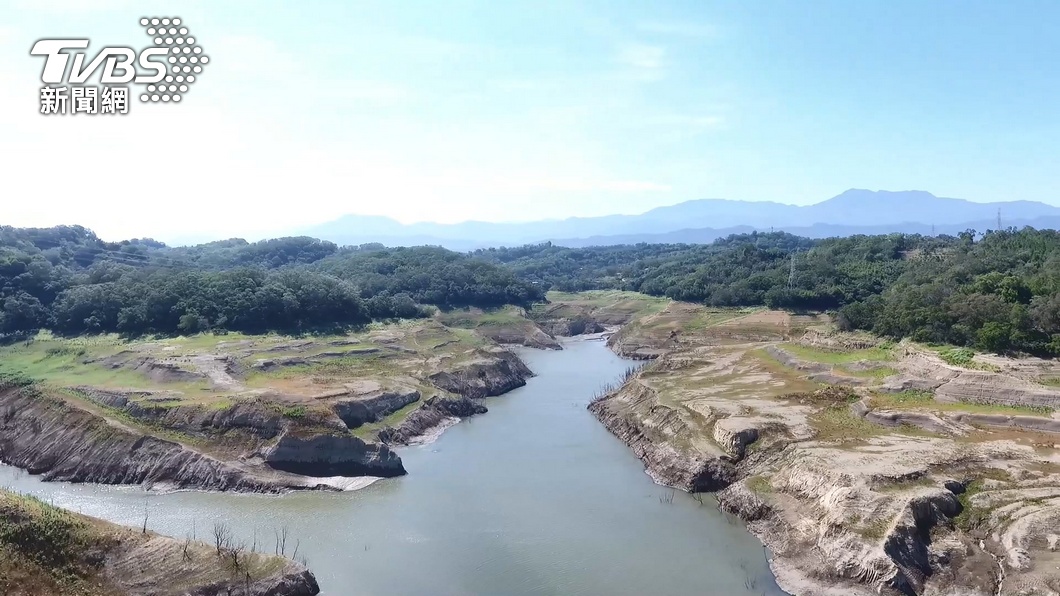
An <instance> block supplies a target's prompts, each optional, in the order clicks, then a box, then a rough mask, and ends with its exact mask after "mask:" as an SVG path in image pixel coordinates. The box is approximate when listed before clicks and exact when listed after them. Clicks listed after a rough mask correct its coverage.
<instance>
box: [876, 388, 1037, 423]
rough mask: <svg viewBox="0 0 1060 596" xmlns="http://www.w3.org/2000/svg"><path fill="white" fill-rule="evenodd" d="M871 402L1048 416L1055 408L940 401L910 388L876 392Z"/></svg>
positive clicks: (891, 406)
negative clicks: (890, 391) (899, 390)
mask: <svg viewBox="0 0 1060 596" xmlns="http://www.w3.org/2000/svg"><path fill="white" fill-rule="evenodd" d="M871 404H872V407H873V408H881V409H885V410H887V409H902V408H917V409H928V410H932V411H935V412H967V413H969V414H1001V415H1005V416H1013V415H1021V414H1022V415H1028V416H1048V415H1050V414H1052V412H1053V409H1052V408H1049V407H1045V406H1009V405H1003V404H977V403H967V402H953V403H951V402H939V401H935V395H934V394H933V393H932V392H930V391H918V390H916V389H909V390H906V391H902V392H899V393H874V394H873V396H872V400H871Z"/></svg>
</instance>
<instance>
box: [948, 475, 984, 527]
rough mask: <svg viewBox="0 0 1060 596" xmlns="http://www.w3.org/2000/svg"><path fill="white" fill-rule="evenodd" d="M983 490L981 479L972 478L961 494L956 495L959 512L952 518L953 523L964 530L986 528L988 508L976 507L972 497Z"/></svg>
mask: <svg viewBox="0 0 1060 596" xmlns="http://www.w3.org/2000/svg"><path fill="white" fill-rule="evenodd" d="M982 491H983V481H982V480H974V481H972V482H971V483H969V484H968V486H967V487H966V488H965V491H964V493H963V494H961V495H958V496H957V500H958V501H960V502H961V512H960V513H959V514H957V517H954V518H953V525H954V526H956V527H957V528H959V529H960V530H962V531H964V532H969V533H976V532H980V531H983V530H985V529H986V527H987V524H988V523H989V522H990V509H989V508H986V507H977V506H976V505H975V504H974V503H973V501H972V497H974V496H975V495H977V494H978V493H980V492H982Z"/></svg>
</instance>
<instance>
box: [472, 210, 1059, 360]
mask: <svg viewBox="0 0 1060 596" xmlns="http://www.w3.org/2000/svg"><path fill="white" fill-rule="evenodd" d="M474 254H475V255H476V257H478V258H481V259H484V260H487V261H490V262H494V263H498V264H503V265H505V266H506V267H509V268H510V269H512V270H513V271H514V272H516V273H517V274H518V275H519V276H520V277H522V278H524V279H528V280H533V281H537V282H538V283H541V284H543V285H545V286H547V287H551V288H555V289H561V290H568V291H576V290H588V289H622V290H632V291H638V292H643V293H646V294H650V295H654V296H667V297H670V298H673V299H676V300H686V301H692V302H700V303H704V304H707V305H712V306H769V307H772V308H786V309H805V310H818V311H822V310H823V311H834V312H835V313H836V315H837V321H838V323H839V325H840V326H841V327H843V328H845V329H863V330H868V331H872V332H874V333H877V334H879V335H883V336H887V337H892V338H896V339H898V338H903V337H910V338H913V339H916V340H919V341H925V342H936V343H951V344H956V345H963V346H973V347H977V348H979V349H983V350H989V351H996V352H1005V351H1013V350H1015V351H1024V352H1031V353H1036V354H1052V355H1060V234H1058V232H1056V231H1055V230H1035V229H1031V228H1025V229H1022V230H1015V229H1007V230H996V231H988V232H986V233H985V234H977V233H976V232H975V231H973V230H968V231H966V232H964V233H961V234H959V235H957V236H922V235H916V234H888V235H878V236H851V237H846V238H828V239H821V240H813V239H809V238H801V237H798V236H793V235H791V234H786V233H783V232H776V233H750V234H737V235H732V236H729V237H727V238H722V239H719V240H717V241H715V242H714V243H712V244H706V245H682V244H669V245H665V244H638V245H629V246H604V247H589V248H564V247H559V246H554V245H552V244H551V243H545V244H540V245H533V246H523V247H517V248H497V249H483V250H479V251H476V252H475V253H474Z"/></svg>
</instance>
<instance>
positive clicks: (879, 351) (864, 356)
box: [780, 343, 895, 374]
mask: <svg viewBox="0 0 1060 596" xmlns="http://www.w3.org/2000/svg"><path fill="white" fill-rule="evenodd" d="M780 347H781V348H783V350H784V351H785V352H788V353H789V354H791V355H792V356H795V357H796V358H798V359H800V360H808V361H810V362H819V363H821V364H853V363H854V362H858V361H859V360H878V361H891V360H894V359H895V356H894V349H893V347H890V346H888V347H885V346H877V347H874V348H865V349H861V350H844V351H841V352H834V351H830V350H820V349H817V348H811V347H808V346H804V345H801V344H796V343H783V344H780ZM892 374H893V373H892Z"/></svg>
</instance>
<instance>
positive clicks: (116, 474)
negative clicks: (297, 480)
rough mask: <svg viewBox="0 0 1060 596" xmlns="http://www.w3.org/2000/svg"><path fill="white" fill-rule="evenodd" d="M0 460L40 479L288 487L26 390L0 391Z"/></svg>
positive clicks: (277, 489) (261, 489)
mask: <svg viewBox="0 0 1060 596" xmlns="http://www.w3.org/2000/svg"><path fill="white" fill-rule="evenodd" d="M0 461H3V462H4V463H7V464H10V465H13V466H17V467H19V468H24V469H26V470H27V471H29V472H30V473H31V474H41V475H43V477H44V479H45V480H54V481H66V482H95V483H100V484H147V485H151V484H165V485H168V486H173V487H176V488H197V489H206V490H230V491H252V492H280V491H283V490H286V489H288V488H294V487H295V486H292V485H291V484H289V483H287V482H285V481H283V480H280V479H270V478H264V477H258V476H256V475H254V474H251V473H249V472H248V471H246V470H244V469H242V468H241V467H238V466H235V465H232V464H229V463H226V462H222V461H220V460H217V459H214V458H212V457H209V456H207V455H204V454H202V453H199V452H196V451H192V450H190V449H188V448H186V447H184V446H183V445H180V444H179V443H175V442H172V441H167V440H164V439H159V438H157V437H152V436H147V435H144V434H142V433H138V432H136V431H135V430H133V429H131V428H127V427H123V426H119V425H117V424H111V423H108V421H107V420H105V419H104V418H102V417H99V416H96V415H94V414H91V413H89V412H87V411H84V410H80V409H77V408H73V407H71V406H69V405H67V404H66V403H64V402H63V401H61V400H59V399H55V398H51V397H47V396H44V395H36V394H34V393H33V392H32V391H28V390H19V389H15V388H8V389H4V390H2V391H0Z"/></svg>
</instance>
